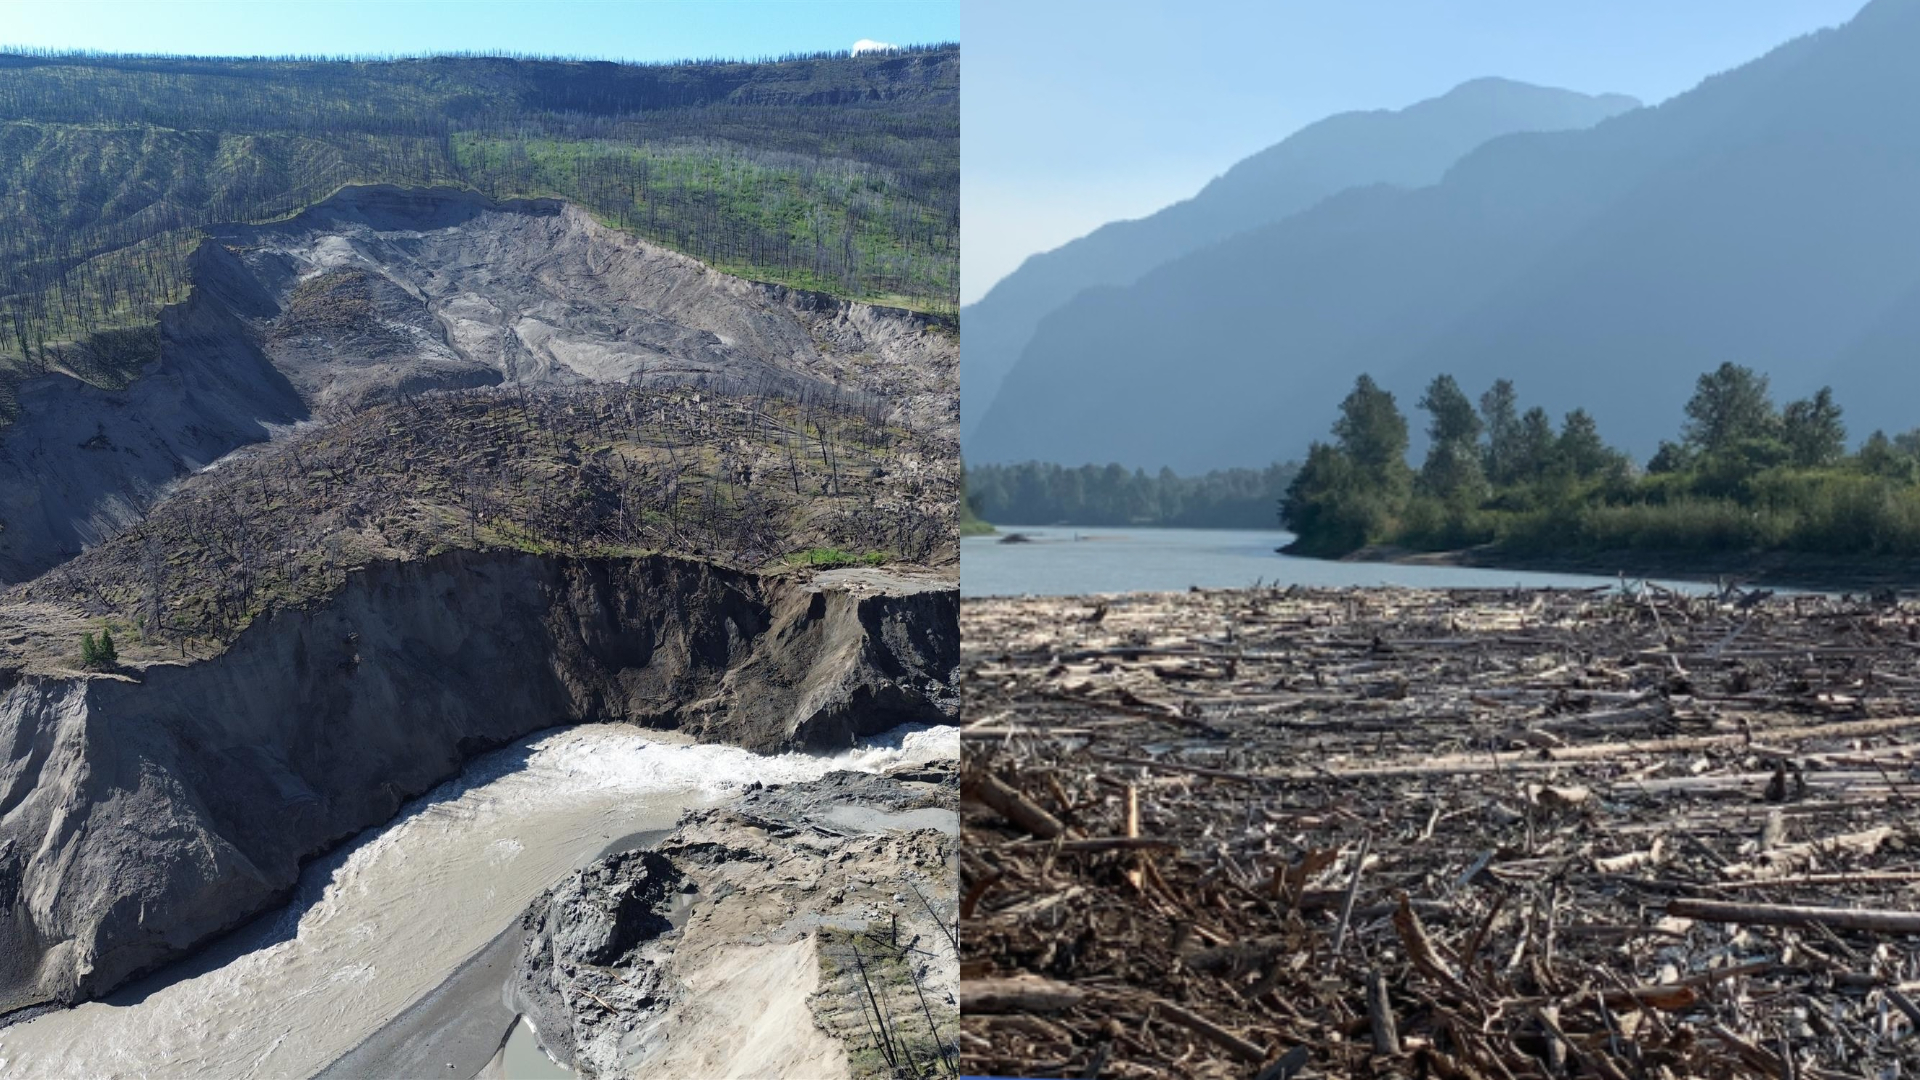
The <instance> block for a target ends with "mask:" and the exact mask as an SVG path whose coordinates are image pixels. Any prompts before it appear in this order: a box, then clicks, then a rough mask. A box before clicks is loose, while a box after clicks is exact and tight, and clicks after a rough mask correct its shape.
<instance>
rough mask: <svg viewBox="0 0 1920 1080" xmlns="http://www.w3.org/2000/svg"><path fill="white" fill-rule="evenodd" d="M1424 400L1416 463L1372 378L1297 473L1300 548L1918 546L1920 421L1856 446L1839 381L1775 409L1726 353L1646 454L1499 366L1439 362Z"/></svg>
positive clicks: (1850, 550)
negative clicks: (1545, 403) (1488, 375)
mask: <svg viewBox="0 0 1920 1080" xmlns="http://www.w3.org/2000/svg"><path fill="white" fill-rule="evenodd" d="M1419 407H1420V408H1421V409H1422V410H1423V411H1425V412H1426V413H1427V414H1428V417H1429V424H1428V436H1429V449H1428V452H1427V456H1426V459H1425V460H1424V462H1423V463H1422V464H1421V466H1420V468H1419V469H1418V470H1416V469H1414V468H1412V467H1411V466H1410V465H1409V464H1408V463H1407V461H1406V452H1407V446H1408V434H1407V421H1406V418H1405V416H1404V415H1403V414H1402V413H1401V412H1400V409H1399V407H1398V404H1397V403H1396V402H1395V401H1394V398H1393V395H1392V394H1389V393H1387V392H1386V391H1385V390H1383V389H1381V388H1380V387H1379V386H1378V385H1376V384H1375V383H1374V382H1373V380H1372V379H1370V378H1369V377H1367V376H1365V375H1362V376H1361V377H1360V378H1359V380H1358V381H1357V382H1356V383H1355V385H1354V389H1353V392H1352V393H1351V394H1349V395H1348V396H1347V398H1346V400H1345V401H1343V402H1342V403H1341V406H1340V418H1339V420H1338V421H1337V422H1336V423H1335V425H1334V438H1333V441H1331V442H1324V443H1315V444H1314V445H1313V447H1312V449H1311V451H1310V452H1309V454H1308V458H1307V461H1306V463H1305V465H1304V466H1302V468H1301V470H1300V473H1299V475H1298V476H1297V477H1296V478H1295V479H1294V481H1293V483H1292V485H1291V486H1290V487H1289V488H1288V491H1287V495H1286V499H1285V504H1284V506H1283V509H1282V515H1283V517H1284V519H1285V520H1286V522H1287V523H1288V527H1289V528H1292V529H1293V530H1294V531H1295V532H1296V533H1298V534H1299V539H1298V540H1297V541H1296V542H1295V544H1294V545H1293V546H1292V548H1290V549H1289V550H1292V551H1295V552H1297V553H1300V554H1307V555H1319V556H1329V557H1330V556H1339V555H1345V554H1349V553H1351V552H1354V551H1357V550H1359V549H1361V548H1363V547H1366V546H1368V545H1373V544H1385V545H1394V546H1399V547H1406V548H1412V549H1418V550H1428V551H1438V550H1449V549H1456V548H1463V547H1469V546H1474V545H1482V544H1489V545H1494V547H1495V549H1496V550H1498V551H1501V552H1507V553H1512V554H1514V555H1521V556H1555V555H1576V554H1580V553H1585V552H1598V551H1643V552H1665V553H1694V554H1713V553H1753V552H1807V553H1820V554H1829V555H1903V556H1911V555H1920V430H1917V431H1913V432H1908V433H1906V434H1903V435H1896V436H1893V437H1889V436H1887V435H1886V434H1885V433H1883V432H1874V433H1873V435H1872V436H1870V437H1869V438H1867V439H1866V440H1865V441H1864V442H1863V443H1862V444H1861V445H1860V447H1859V448H1858V449H1857V450H1855V451H1853V452H1851V453H1849V452H1848V451H1847V432H1846V427H1845V424H1844V423H1843V421H1842V418H1841V417H1842V411H1841V408H1840V406H1839V404H1838V403H1836V402H1835V401H1834V399H1833V395H1832V393H1831V392H1830V391H1828V390H1826V389H1822V390H1821V391H1820V392H1818V393H1817V394H1814V395H1813V396H1812V397H1809V398H1806V399H1803V400H1799V401H1794V402H1792V403H1790V404H1788V405H1787V406H1786V407H1785V408H1780V407H1778V406H1776V404H1775V403H1774V401H1773V399H1772V397H1771V395H1770V393H1769V391H1768V385H1767V378H1766V376H1764V375H1760V374H1758V373H1756V372H1754V371H1752V370H1750V369H1747V368H1743V367H1740V366H1737V365H1734V364H1722V365H1721V366H1720V367H1719V368H1718V369H1716V370H1714V371H1711V372H1708V373H1706V374H1704V375H1701V376H1700V378H1699V381H1698V383H1697V385H1696V388H1695V392H1694V395H1693V397H1692V399H1691V400H1690V401H1688V402H1687V403H1686V408H1685V415H1686V423H1685V425H1684V427H1683V428H1682V430H1681V432H1680V436H1679V438H1678V439H1676V440H1674V441H1670V442H1665V443H1662V444H1661V447H1660V450H1659V452H1658V453H1657V454H1655V455H1654V457H1653V458H1652V460H1650V461H1649V462H1647V464H1646V466H1645V467H1644V468H1641V467H1639V466H1637V465H1636V464H1635V463H1634V462H1632V461H1630V460H1629V459H1628V458H1627V457H1626V456H1625V455H1623V454H1621V453H1619V452H1618V451H1615V450H1613V449H1612V448H1610V447H1608V446H1607V445H1606V443H1605V442H1604V441H1603V440H1602V439H1601V437H1600V433H1599V431H1598V429H1597V428H1596V427H1595V425H1594V422H1593V419H1592V417H1590V416H1589V415H1587V413H1585V412H1584V411H1582V410H1578V409H1576V410H1574V411H1573V412H1571V413H1568V414H1567V415H1566V416H1565V417H1564V418H1563V419H1562V421H1561V423H1560V424H1559V426H1558V427H1557V428H1556V427H1555V425H1554V423H1553V422H1552V420H1551V419H1550V418H1549V417H1548V415H1547V413H1546V412H1545V411H1544V410H1542V409H1539V408H1533V409H1529V410H1527V411H1525V412H1521V411H1520V408H1519V401H1518V397H1517V395H1516V392H1515V390H1514V386H1513V384H1512V383H1511V382H1508V381H1507V380H1504V379H1503V380H1500V381H1499V382H1496V383H1495V384H1494V385H1493V387H1491V388H1490V389H1489V390H1488V391H1487V392H1486V393H1485V394H1483V395H1482V396H1481V397H1480V399H1479V402H1478V403H1477V404H1476V403H1474V402H1472V401H1470V400H1469V399H1468V398H1467V396H1466V395H1465V394H1464V393H1463V392H1462V391H1461V389H1460V388H1459V386H1458V385H1456V384H1455V382H1454V380H1453V379H1452V378H1451V377H1450V376H1446V375H1442V376H1439V377H1438V378H1436V379H1434V380H1433V382H1432V383H1431V384H1430V385H1429V386H1428V388H1427V392H1426V393H1425V394H1424V395H1423V396H1422V397H1421V399H1420V401H1419Z"/></svg>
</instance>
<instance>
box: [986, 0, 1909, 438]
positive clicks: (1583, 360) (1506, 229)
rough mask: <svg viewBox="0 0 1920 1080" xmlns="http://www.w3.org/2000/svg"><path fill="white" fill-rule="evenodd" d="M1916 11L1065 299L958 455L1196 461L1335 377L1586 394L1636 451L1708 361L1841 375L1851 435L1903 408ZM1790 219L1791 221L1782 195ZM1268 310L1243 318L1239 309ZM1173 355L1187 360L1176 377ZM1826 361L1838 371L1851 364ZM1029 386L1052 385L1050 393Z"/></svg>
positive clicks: (1323, 400)
mask: <svg viewBox="0 0 1920 1080" xmlns="http://www.w3.org/2000/svg"><path fill="white" fill-rule="evenodd" d="M1916 14H1917V13H1916V8H1915V6H1913V5H1908V6H1906V7H1904V8H1902V7H1899V6H1896V5H1892V4H1887V3H1885V2H1884V0H1882V2H1881V3H1878V4H1875V5H1871V6H1870V8H1869V9H1868V10H1866V11H1863V15H1864V16H1867V18H1866V19H1864V20H1863V19H1856V20H1855V21H1854V22H1852V23H1849V24H1848V25H1846V26H1844V27H1841V28H1837V29H1832V30H1826V31H1820V32H1816V33H1813V34H1809V35H1804V36H1802V37H1800V38H1797V39H1794V40H1793V41H1790V42H1787V43H1785V44H1783V45H1782V46H1780V47H1778V48H1776V49H1774V50H1772V51H1770V52H1769V53H1767V54H1766V55H1765V56H1763V57H1761V58H1759V59H1757V60H1755V61H1753V62H1751V63H1749V64H1747V65H1743V66H1742V67H1740V68H1736V69H1733V70H1732V71H1729V72H1725V73H1721V74H1719V75H1715V76H1713V77H1710V78H1708V79H1706V80H1704V81H1703V82H1702V83H1701V84H1700V85H1699V86H1697V87H1696V88H1695V89H1693V90H1691V91H1688V92H1687V93H1685V94H1681V95H1678V96H1676V97H1675V98H1673V99H1670V100H1668V101H1666V102H1663V103H1661V104H1660V105H1658V106H1655V107H1652V108H1647V109H1640V110H1635V111H1633V112H1630V113H1627V114H1625V115H1622V116H1619V117H1616V118H1614V119H1612V120H1610V121H1608V122H1606V123H1602V124H1599V125H1596V126H1594V127H1592V128H1589V129H1586V130H1583V131H1575V132H1557V133H1544V134H1516V135H1511V136H1506V137H1503V138H1499V139H1494V140H1490V141H1489V142H1487V143H1486V144H1484V145H1482V146H1481V147H1479V148H1478V149H1476V150H1475V151H1473V152H1472V153H1469V154H1467V155H1466V156H1465V157H1464V158H1463V159H1462V160H1461V161H1460V162H1459V163H1458V164H1456V165H1455V166H1454V167H1453V168H1452V169H1451V170H1450V171H1449V172H1448V173H1447V175H1446V177H1445V178H1444V179H1443V180H1442V181H1441V182H1440V183H1438V184H1435V185H1433V186H1431V187H1428V188H1424V189H1419V190H1414V191H1405V192H1398V193H1396V192H1390V191H1382V190H1379V189H1374V190H1369V191H1352V192H1348V193H1346V194H1344V195H1342V196H1339V197H1336V198H1333V199H1329V200H1327V201H1326V202H1324V203H1322V204H1320V205H1318V206H1316V207H1314V208H1313V209H1311V210H1309V211H1307V212H1304V213H1302V214H1299V215H1295V216H1294V217H1292V218H1289V219H1287V220H1285V221H1282V222H1278V223H1275V224H1273V225H1269V226H1266V227H1264V228H1262V229H1260V230H1256V231H1254V232H1251V233H1247V234H1243V235H1241V236H1239V237H1235V238H1231V239H1229V240H1227V241H1224V242H1223V243H1221V244H1220V245H1217V246H1215V247H1213V248H1210V249H1206V250H1205V251H1203V252H1199V253H1195V254H1194V255H1191V256H1188V257H1187V258H1186V259H1184V260H1181V261H1178V262H1176V263H1172V264H1168V265H1166V266H1163V267H1161V268H1158V269H1157V270H1156V271H1154V272H1153V273H1150V274H1148V275H1144V276H1143V277H1142V278H1141V279H1140V280H1139V281H1137V282H1135V283H1134V284H1133V285H1132V286H1128V287H1125V288H1123V289H1121V290H1118V291H1117V292H1115V293H1112V294H1109V295H1106V296H1097V295H1093V294H1088V295H1084V296H1082V297H1080V298H1079V299H1078V300H1077V301H1075V302H1074V303H1072V304H1069V305H1067V306H1065V307H1063V308H1062V309H1061V310H1060V311H1058V312H1056V313H1055V314H1054V315H1053V316H1052V317H1051V318H1050V319H1049V320H1048V321H1047V322H1046V323H1045V324H1043V326H1042V327H1041V329H1040V331H1039V332H1038V333H1037V334H1036V338H1035V341H1034V343H1033V345H1032V346H1031V347H1030V348H1029V350H1028V352H1027V353H1026V354H1025V355H1024V356H1023V359H1022V362H1021V364H1020V365H1019V367H1018V368H1017V369H1016V370H1015V371H1014V372H1013V373H1012V374H1011V375H1010V376H1009V379H1008V383H1007V388H1006V392H1005V393H1003V394H1002V395H1001V399H1000V403H999V404H998V405H997V406H996V408H995V410H994V412H993V413H992V414H990V415H988V416H986V417H984V418H982V420H981V421H980V425H981V426H980V427H979V428H977V429H976V431H975V434H974V438H973V442H972V443H971V444H970V451H971V452H972V454H973V456H975V457H976V458H977V459H978V460H979V461H981V462H988V461H1015V460H1023V459H1027V458H1040V459H1062V458H1065V459H1074V460H1079V459H1092V460H1108V459H1112V460H1119V461H1121V462H1123V463H1125V464H1130V465H1131V464H1139V465H1147V466H1157V465H1159V464H1172V465H1173V466H1174V467H1175V468H1176V469H1181V470H1196V469H1204V468H1213V467H1226V466H1232V465H1236V464H1246V463H1248V462H1265V461H1270V460H1274V459H1275V458H1276V457H1287V456H1293V455H1298V454H1300V453H1302V452H1303V451H1304V449H1305V447H1306V444H1307V442H1308V440H1309V439H1312V438H1316V437H1319V436H1320V435H1321V433H1323V432H1324V431H1325V429H1326V426H1327V424H1328V423H1329V422H1330V420H1331V419H1332V416H1333V411H1334V404H1335V402H1337V400H1338V398H1339V395H1340V394H1341V393H1344V391H1345V389H1346V386H1347V385H1348V384H1350V383H1351V381H1352V379H1353V377H1354V376H1355V375H1356V374H1358V373H1360V372H1362V371H1369V372H1371V373H1373V374H1374V375H1375V377H1376V378H1378V379H1380V381H1381V382H1382V384H1383V385H1385V386H1386V387H1387V388H1388V389H1389V390H1391V391H1393V392H1395V393H1396V394H1397V395H1399V396H1400V398H1401V400H1402V403H1403V405H1404V406H1411V404H1412V403H1413V400H1414V398H1415V397H1416V396H1417V395H1418V392H1419V388H1420V387H1421V386H1424V385H1425V383H1426V381H1427V380H1428V379H1430V378H1432V377H1433V376H1434V375H1436V374H1439V373H1442V372H1446V373H1451V374H1453V375H1455V376H1456V377H1457V378H1458V379H1459V380H1460V381H1461V383H1462V385H1463V386H1466V387H1467V388H1468V390H1469V392H1470V393H1478V392H1479V390H1480V389H1483V388H1484V387H1485V386H1486V385H1487V384H1489V383H1491V381H1492V380H1493V379H1495V378H1498V377H1510V378H1513V379H1515V380H1516V381H1517V382H1518V385H1519V389H1520V392H1521V394H1522V396H1523V398H1525V399H1526V400H1527V402H1528V403H1529V404H1532V403H1535V402H1538V403H1540V404H1543V405H1544V406H1546V407H1547V408H1548V409H1549V410H1550V411H1552V412H1555V413H1558V412H1562V411H1565V410H1568V409H1572V408H1574V407H1583V408H1586V409H1587V410H1588V411H1589V412H1590V413H1592V414H1593V415H1594V416H1595V417H1596V418H1597V419H1598V420H1599V422H1600V426H1601V430H1602V432H1603V433H1604V434H1605V435H1606V436H1607V437H1608V438H1609V439H1610V440H1612V441H1615V442H1617V443H1619V444H1622V445H1624V446H1625V447H1626V448H1627V449H1629V450H1630V451H1632V452H1634V453H1636V454H1646V453H1651V451H1652V449H1653V444H1654V442H1655V441H1656V440H1657V439H1658V438H1659V437H1661V436H1662V435H1664V434H1665V433H1666V432H1667V431H1668V430H1670V429H1671V427H1672V426H1673V423H1674V420H1675V418H1673V417H1671V416H1668V415H1664V414H1661V413H1658V412H1657V411H1653V410H1646V409H1644V408H1643V407H1642V402H1643V401H1646V400H1653V401H1683V400H1685V397H1686V392H1685V391H1686V386H1687V384H1689V383H1691V381H1692V379H1693V378H1694V376H1696V375H1697V374H1699V373H1700V372H1701V371H1704V370H1708V369H1710V368H1711V367H1713V366H1715V365H1717V364H1718V363H1720V362H1721V361H1723V360H1732V361H1735V362H1738V363H1744V364H1751V365H1755V366H1759V367H1761V368H1763V369H1764V370H1768V371H1770V372H1772V373H1773V374H1774V375H1775V386H1776V388H1777V389H1778V390H1779V391H1781V392H1782V393H1784V394H1787V395H1800V394H1804V393H1808V392H1811V391H1812V390H1813V389H1815V388H1817V387H1818V386H1819V385H1821V384H1823V383H1826V382H1832V383H1833V385H1834V388H1835V390H1836V392H1837V393H1838V395H1839V398H1840V400H1841V402H1842V404H1843V405H1845V406H1846V407H1847V408H1849V409H1850V410H1852V411H1851V413H1850V417H1849V419H1850V421H1852V425H1853V427H1854V432H1855V434H1856V436H1857V435H1861V434H1864V433H1865V432H1867V431H1869V430H1872V429H1873V428H1875V427H1889V428H1892V429H1895V430H1900V429H1904V428H1905V427H1910V426H1912V425H1913V418H1912V417H1909V416H1906V415H1905V414H1903V413H1902V412H1901V411H1900V409H1899V407H1898V404H1897V402H1898V401H1899V400H1900V399H1902V398H1904V397H1906V396H1908V394H1909V393H1911V392H1920V376H1916V375H1914V374H1911V373H1909V372H1908V371H1907V370H1906V367H1911V365H1906V366H1905V367H1903V366H1902V365H1901V364H1900V363H1898V357H1899V355H1901V354H1900V353H1899V352H1898V351H1897V348H1896V347H1898V346H1899V341H1898V336H1897V334H1894V333H1892V332H1890V331H1888V332H1883V333H1881V335H1880V336H1879V337H1878V338H1877V339H1876V338H1874V337H1873V336H1872V335H1873V329H1872V328H1874V327H1887V326H1891V327H1896V328H1897V327H1899V326H1901V325H1904V324H1905V323H1907V322H1910V320H1903V318H1902V316H1901V314H1900V308H1899V298H1900V297H1901V296H1906V295H1911V294H1912V292H1913V290H1915V289H1916V288H1920V259H1916V258H1915V257H1913V256H1912V255H1911V254H1910V253H1909V252H1908V250H1907V249H1908V248H1909V247H1910V246H1911V245H1905V244H1902V243H1901V242H1900V238H1901V237H1905V236H1910V235H1912V234H1913V232H1914V231H1917V230H1920V199H1916V198H1915V197H1914V196H1913V195H1911V194H1909V192H1911V191H1915V190H1920V139H1916V138H1915V137H1914V136H1913V134H1912V133H1911V132H1910V131H1908V130H1907V127H1908V126H1906V125H1902V124H1900V123H1899V122H1898V121H1897V120H1896V119H1894V113H1893V112H1892V110H1894V109H1895V108H1896V106H1895V104H1894V103H1897V102H1899V101H1904V100H1911V99H1912V97H1913V95H1915V94H1920V78H1916V77H1915V75H1914V73H1912V72H1911V71H1910V70H1908V65H1905V64H1904V63H1903V62H1902V60H1901V57H1902V56H1903V55H1910V53H1909V52H1908V50H1910V49H1911V48H1912V47H1913V46H1914V45H1915V44H1916V43H1920V17H1916ZM1783 210H1784V211H1787V212H1783ZM1256 311H1257V312H1259V314H1260V317H1259V319H1258V320H1257V325H1256V323H1255V321H1254V320H1252V319H1250V318H1249V313H1250V312H1256ZM1167 355H1179V356H1182V357H1185V358H1187V362H1186V363H1185V364H1184V365H1183V367H1182V370H1181V371H1180V372H1179V377H1178V378H1174V377H1172V373H1171V372H1170V371H1168V370H1167V368H1166V366H1165V357H1166V356H1167ZM1843 361H1844V363H1843ZM1040 402H1045V403H1047V404H1046V405H1045V406H1044V407H1042V406H1041V405H1040V404H1038V403H1040Z"/></svg>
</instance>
